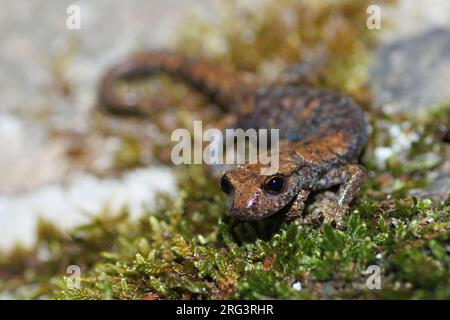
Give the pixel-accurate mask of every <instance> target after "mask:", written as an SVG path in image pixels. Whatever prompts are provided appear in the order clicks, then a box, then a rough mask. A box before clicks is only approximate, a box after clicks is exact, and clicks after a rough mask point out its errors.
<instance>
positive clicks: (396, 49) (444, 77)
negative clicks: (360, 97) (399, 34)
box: [371, 28, 450, 115]
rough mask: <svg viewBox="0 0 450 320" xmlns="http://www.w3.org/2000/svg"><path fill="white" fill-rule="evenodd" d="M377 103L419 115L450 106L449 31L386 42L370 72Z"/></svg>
mask: <svg viewBox="0 0 450 320" xmlns="http://www.w3.org/2000/svg"><path fill="white" fill-rule="evenodd" d="M371 83H372V88H373V92H374V104H375V105H376V106H379V107H382V108H383V110H384V111H386V112H388V113H397V112H399V113H405V114H412V115H414V114H417V113H420V112H424V111H426V110H427V109H428V108H430V107H435V106H436V105H438V104H442V103H450V86H449V83H450V29H441V28H439V29H432V30H429V31H426V32H424V33H422V34H419V35H416V36H413V37H411V38H406V39H397V40H395V41H391V42H389V43H383V44H381V45H380V46H379V48H378V49H377V51H376V53H375V61H374V64H373V66H372V70H371Z"/></svg>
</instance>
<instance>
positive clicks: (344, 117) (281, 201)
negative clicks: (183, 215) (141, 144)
mask: <svg viewBox="0 0 450 320" xmlns="http://www.w3.org/2000/svg"><path fill="white" fill-rule="evenodd" d="M155 73H166V74H168V75H171V76H173V77H175V78H178V79H180V80H182V81H184V82H186V83H188V84H190V85H191V86H192V87H193V88H194V89H196V90H198V91H199V92H202V93H204V94H206V95H207V96H208V97H209V98H210V99H211V100H212V101H213V102H215V103H216V104H218V105H219V106H221V107H222V108H223V109H224V110H226V111H229V112H231V113H233V114H236V115H237V117H236V118H237V119H239V120H238V121H237V123H236V124H235V125H234V128H242V129H244V130H245V129H248V128H255V129H260V128H267V129H272V128H274V129H279V130H280V138H281V139H282V140H281V147H280V157H279V170H278V173H277V176H278V177H281V179H282V180H283V188H282V189H281V190H280V191H279V192H277V194H273V192H268V190H266V187H265V181H267V179H268V177H267V176H264V175H261V167H262V165H261V164H246V165H241V166H239V167H237V168H235V169H233V170H230V171H228V172H226V173H225V174H224V179H226V181H227V182H228V183H229V186H230V190H229V192H228V195H227V196H228V205H229V209H230V214H231V215H232V216H234V217H236V218H238V219H241V220H249V221H250V220H259V219H264V218H267V217H269V216H271V215H273V214H275V213H277V212H280V211H284V212H286V217H287V219H290V220H293V219H296V218H302V219H304V220H305V221H309V220H311V218H318V217H320V216H322V217H324V218H325V220H326V221H330V222H335V223H336V225H337V226H341V225H342V224H341V222H342V216H343V215H344V214H345V212H346V210H347V209H348V206H349V204H350V202H351V200H352V199H353V196H354V194H355V193H356V192H357V190H358V187H359V185H360V183H361V182H362V181H363V179H364V177H365V170H364V168H363V167H362V166H360V165H358V164H356V163H357V159H358V156H359V154H360V152H361V149H362V147H363V145H364V143H365V140H366V136H367V133H366V126H367V125H366V122H365V120H364V116H363V113H362V111H361V110H360V108H359V107H358V106H357V105H356V103H355V102H353V100H352V99H350V98H349V97H346V96H344V95H341V94H338V93H335V92H332V91H327V90H320V89H315V88H310V87H303V86H293V85H289V84H283V85H276V86H273V87H267V88H257V87H256V86H255V85H254V83H251V82H248V81H246V79H245V78H244V77H242V76H239V75H235V74H233V73H232V72H230V71H228V70H225V69H223V68H221V67H220V65H218V64H214V63H212V62H210V61H207V60H202V59H191V58H187V57H185V56H183V55H182V54H179V53H172V52H153V51H150V52H142V53H139V54H137V55H135V56H133V57H131V58H130V59H128V60H126V61H125V62H123V63H121V64H119V65H117V66H115V67H113V68H112V69H111V70H110V71H109V72H108V73H107V74H106V75H105V77H104V78H103V79H102V81H101V83H100V89H99V100H100V104H101V105H102V106H103V107H105V108H107V109H108V110H110V111H112V112H115V113H122V114H123V113H124V114H129V113H136V114H139V112H140V102H134V103H133V104H131V105H130V104H128V103H127V102H126V100H125V99H124V98H123V97H121V96H120V95H118V94H117V93H115V92H114V90H113V83H114V82H115V81H117V80H118V79H121V80H127V79H131V78H137V77H145V76H149V75H153V74H155ZM334 185H339V186H340V187H339V190H338V192H337V194H336V196H335V197H334V198H333V199H328V200H327V202H326V203H325V205H324V206H322V207H317V208H316V209H315V210H314V212H313V213H312V214H311V215H310V216H309V217H304V215H303V209H304V206H305V201H306V199H307V197H308V195H309V194H310V192H312V191H318V190H325V189H328V188H330V187H332V186H334Z"/></svg>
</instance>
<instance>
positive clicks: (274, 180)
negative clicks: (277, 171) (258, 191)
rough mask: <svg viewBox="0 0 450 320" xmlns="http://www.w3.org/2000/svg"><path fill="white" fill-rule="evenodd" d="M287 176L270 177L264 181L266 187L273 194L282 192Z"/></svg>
mask: <svg viewBox="0 0 450 320" xmlns="http://www.w3.org/2000/svg"><path fill="white" fill-rule="evenodd" d="M284 184H285V178H284V177H283V176H280V175H274V176H271V177H268V178H267V179H266V181H264V189H265V190H266V191H268V192H269V193H272V194H277V193H280V192H281V191H282V190H283V187H284Z"/></svg>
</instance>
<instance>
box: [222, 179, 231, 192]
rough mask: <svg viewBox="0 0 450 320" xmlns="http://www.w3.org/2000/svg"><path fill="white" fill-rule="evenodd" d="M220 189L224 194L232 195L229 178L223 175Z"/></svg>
mask: <svg viewBox="0 0 450 320" xmlns="http://www.w3.org/2000/svg"><path fill="white" fill-rule="evenodd" d="M220 189H222V191H223V192H225V193H226V194H230V192H231V183H230V180H228V178H227V177H226V176H225V175H223V176H222V178H220Z"/></svg>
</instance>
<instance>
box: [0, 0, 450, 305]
mask: <svg viewBox="0 0 450 320" xmlns="http://www.w3.org/2000/svg"><path fill="white" fill-rule="evenodd" d="M224 3H225V4H224V6H225V9H226V10H224V13H223V17H222V18H221V19H219V20H218V22H217V24H216V25H213V26H212V27H208V26H207V25H206V24H205V23H204V22H202V21H198V20H194V21H193V20H189V22H190V23H191V24H190V26H191V27H190V28H185V29H184V31H183V32H181V35H180V37H179V38H178V40H177V46H178V47H179V48H182V49H183V50H186V51H188V52H192V53H196V54H198V53H203V54H206V55H211V56H213V57H214V56H215V57H220V58H221V59H222V58H223V61H224V62H225V63H229V64H230V65H232V66H234V67H235V68H237V69H242V68H243V69H246V70H249V71H252V72H256V73H258V74H259V76H261V77H262V78H264V79H266V80H269V78H271V75H270V74H268V72H267V70H275V71H274V72H275V73H277V72H279V70H281V69H282V68H281V67H282V66H284V65H288V64H290V63H296V62H298V61H300V60H304V59H305V58H307V54H306V52H312V53H313V55H314V54H316V53H317V52H319V51H321V50H325V53H326V54H325V57H326V58H325V60H324V61H322V62H321V66H320V67H319V68H318V69H317V70H313V71H312V73H311V74H310V77H309V78H308V79H307V82H310V83H313V84H315V85H319V86H327V87H328V86H329V87H334V88H338V89H340V90H344V91H346V92H349V93H351V94H352V95H354V96H356V97H357V98H358V99H359V100H360V101H361V102H364V101H366V102H367V101H368V100H367V95H368V92H367V89H366V86H365V75H364V74H365V68H364V66H365V65H366V62H367V60H368V57H369V56H370V55H369V53H370V49H371V47H372V45H373V43H374V40H375V39H374V37H375V34H374V33H369V32H368V31H367V29H366V28H365V27H361V26H365V19H366V14H365V12H366V11H365V8H366V7H367V5H368V4H369V1H340V2H336V1H323V2H320V4H318V3H317V2H316V1H314V2H313V1H304V2H299V1H294V0H283V1H269V2H268V4H266V5H265V6H263V7H261V8H258V9H255V10H254V11H252V10H249V9H238V8H237V7H236V3H235V1H225V2H224ZM288 13H289V14H294V16H296V17H297V19H293V18H292V17H291V18H289V19H293V22H292V21H291V22H292V23H291V24H288V25H286V24H285V22H283V21H284V20H283V18H282V17H283V14H284V15H286V14H288ZM294 18H295V17H294ZM191 19H192V18H191ZM330 26H333V28H334V29H335V33H334V34H333V36H332V37H331V36H330V35H328V34H327V32H326V30H329V28H330ZM246 30H247V31H246ZM248 30H250V31H248ZM200 31H202V32H201V33H200ZM243 33H244V36H243ZM199 34H201V35H202V38H201V39H200V38H199ZM245 34H246V36H245ZM203 36H205V37H206V39H213V40H214V39H215V40H214V41H216V43H217V42H218V43H221V44H222V46H221V48H222V49H220V50H219V49H217V48H215V49H214V47H213V48H210V47H206V46H205V44H206V43H209V42H208V41H205V40H204V38H203ZM249 38H252V39H253V41H251V42H248V39H249ZM214 41H213V43H214ZM223 44H224V45H223ZM319 44H320V46H319ZM300 49H301V50H300ZM273 66H275V68H274V69H270V68H269V67H273ZM280 66H281V67H280ZM170 85H171V84H170V83H168V84H167V86H170ZM162 88H165V85H164V86H163V87H162ZM180 90H181V91H182V94H183V95H185V94H188V93H187V92H186V91H185V90H184V88H183V87H181V89H180ZM180 90H177V92H179V91H180ZM164 92H166V91H164ZM167 94H170V90H167ZM174 95H177V93H176V92H174ZM202 103H204V102H203V101H202V100H198V101H197V102H195V103H193V104H194V105H197V104H198V105H201V104H202ZM443 112H448V107H445V106H444V107H441V108H439V109H438V111H436V113H435V114H434V115H432V116H430V117H428V118H426V119H421V120H415V119H407V118H402V117H392V116H387V115H384V114H380V113H378V112H373V111H372V112H370V116H371V129H372V130H371V134H370V139H369V142H368V145H367V147H366V150H365V152H364V157H363V163H364V165H365V166H366V167H367V168H368V171H369V178H368V180H367V182H366V183H365V184H364V186H363V188H362V190H361V192H360V193H359V196H358V197H357V199H356V200H355V201H354V203H353V206H352V208H351V210H350V212H349V214H348V216H347V217H346V218H345V228H344V230H342V231H341V230H336V229H334V228H332V227H331V226H329V225H322V224H321V223H320V222H317V223H316V224H314V225H301V224H299V223H297V222H294V223H291V224H287V223H285V222H284V221H283V220H282V219H281V218H282V217H279V216H274V217H272V218H271V219H269V220H267V221H263V222H258V223H243V222H238V221H235V220H233V219H231V218H230V217H228V216H227V214H226V212H227V208H226V203H225V200H224V197H223V196H222V195H221V193H220V190H219V188H218V186H217V181H215V180H213V179H210V178H209V177H207V176H206V175H205V173H204V171H203V168H202V167H200V166H188V167H183V168H179V169H178V173H179V190H180V192H179V194H178V195H177V197H176V199H175V200H172V199H168V198H167V197H166V196H164V195H161V197H160V198H159V201H160V205H159V209H158V210H155V211H154V212H148V213H147V214H145V215H144V216H143V217H142V218H141V219H140V220H138V221H134V220H131V219H129V217H128V214H127V208H124V209H123V212H122V213H121V214H119V215H117V216H111V215H110V214H109V213H108V211H107V210H105V212H104V213H102V214H100V215H99V216H96V217H93V218H92V222H91V223H90V224H88V225H84V226H81V227H78V228H75V229H73V230H71V231H70V232H69V233H62V232H60V231H58V230H57V229H55V228H54V227H53V226H52V225H51V224H50V223H46V222H41V223H40V225H39V232H38V241H37V244H36V246H35V247H34V248H33V249H31V250H25V249H21V248H20V247H19V248H17V249H16V250H14V251H13V252H11V253H9V254H6V253H3V254H0V275H1V276H2V278H3V279H4V281H3V282H0V292H1V291H4V292H7V293H9V294H12V295H14V296H19V297H26V298H38V297H40V298H42V297H44V298H55V299H141V298H142V299H157V298H161V299H175V298H181V299H195V298H202V299H226V298H232V299H259V298H276V299H282V298H285V299H290V298H301V299H317V298H384V299H390V298H406V299H412V298H435V299H449V298H450V283H449V279H450V277H449V275H450V266H449V256H448V253H449V251H450V242H449V236H450V234H449V227H450V198H449V199H448V200H447V201H444V202H442V203H435V202H432V201H431V200H428V199H417V198H414V197H413V196H411V195H410V190H411V189H414V188H418V187H421V186H423V185H425V184H426V178H427V172H429V171H430V170H431V169H434V168H436V167H437V166H438V165H439V164H440V163H442V162H443V161H444V159H445V153H446V152H448V146H447V147H446V146H444V145H443V144H442V143H439V141H438V140H437V139H436V137H435V135H434V128H436V125H437V123H439V121H441V119H442V114H443ZM188 122H189V121H188ZM393 126H394V127H397V128H399V129H398V130H399V132H400V133H402V134H404V135H405V136H406V138H408V137H409V136H410V135H414V136H415V138H414V139H413V142H412V143H411V144H408V145H406V146H405V147H404V148H400V149H399V150H396V151H395V152H394V153H393V154H392V156H391V157H389V158H387V159H386V160H385V161H380V159H378V158H377V155H376V154H377V153H376V150H377V148H380V147H384V148H388V149H389V148H392V147H394V146H395V145H396V143H398V141H396V140H395V139H398V135H397V136H395V135H393V134H392V132H391V131H392V127H393ZM395 134H397V132H395ZM407 140H408V139H407ZM125 146H126V148H124V150H121V151H120V154H118V157H117V158H118V162H119V163H120V164H123V165H122V168H126V167H130V166H135V165H137V164H139V158H140V151H139V147H138V145H137V144H136V143H135V141H129V143H127V144H126V145H125ZM446 150H447V151H446ZM69 265H78V266H79V267H80V268H81V275H82V279H81V288H79V289H76V288H72V287H71V286H70V281H71V278H70V275H69V274H66V268H67V266H69ZM370 265H379V266H380V268H381V290H369V289H368V287H367V285H366V281H367V278H368V275H367V274H366V273H365V271H366V270H367V268H368V267H369V266H370ZM294 284H295V285H294ZM300 284H301V286H300ZM300 287H301V290H299V289H300Z"/></svg>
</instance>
